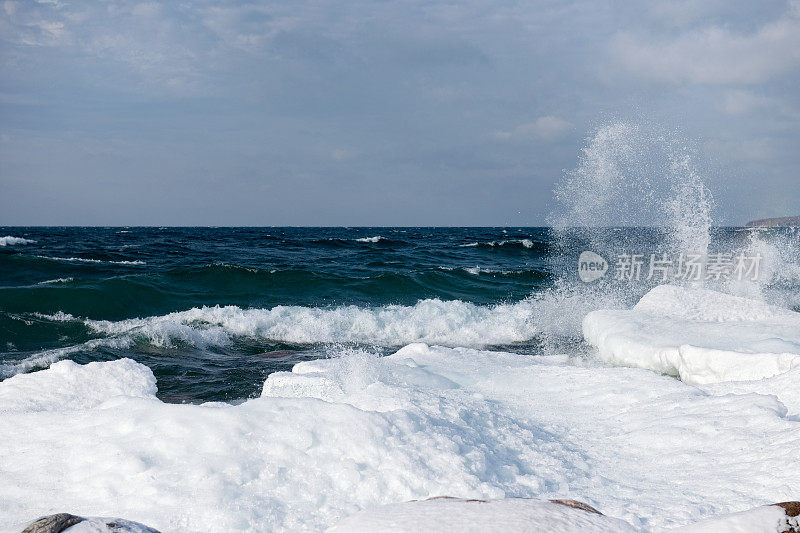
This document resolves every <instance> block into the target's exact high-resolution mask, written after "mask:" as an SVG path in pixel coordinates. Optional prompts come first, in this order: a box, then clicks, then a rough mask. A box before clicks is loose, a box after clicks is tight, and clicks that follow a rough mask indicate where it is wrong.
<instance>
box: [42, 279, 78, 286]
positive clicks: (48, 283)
mask: <svg viewBox="0 0 800 533" xmlns="http://www.w3.org/2000/svg"><path fill="white" fill-rule="evenodd" d="M72 280H73V278H56V279H48V280H45V281H40V282H39V283H37V285H51V284H53V283H69V282H70V281H72Z"/></svg>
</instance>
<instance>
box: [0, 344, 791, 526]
mask: <svg viewBox="0 0 800 533" xmlns="http://www.w3.org/2000/svg"><path fill="white" fill-rule="evenodd" d="M22 378H25V379H22ZM62 381H63V382H64V383H66V384H64V383H61V382H62ZM154 393H155V388H154V386H153V381H152V375H151V374H150V372H149V370H148V369H147V368H145V367H143V366H141V365H137V364H136V363H133V362H131V361H126V360H123V361H114V362H106V363H91V364H89V365H84V366H81V365H76V364H74V363H69V362H66V361H65V362H63V363H59V364H56V365H53V367H51V368H50V369H48V370H43V371H39V372H34V373H31V374H28V375H25V376H17V377H15V378H11V379H8V380H6V381H3V382H0V398H2V406H3V408H4V410H3V412H2V427H3V439H2V444H0V516H3V517H4V519H5V520H7V522H8V523H16V522H19V523H24V522H27V521H31V520H33V519H35V518H37V517H39V516H42V515H45V514H50V513H53V512H59V511H64V510H68V511H69V512H71V513H75V514H78V515H81V516H124V517H126V518H127V519H130V520H135V521H137V522H141V523H144V524H148V525H150V526H152V527H155V528H156V529H159V530H161V531H177V532H182V531H231V532H234V531H253V532H255V531H294V530H308V529H311V530H324V529H325V528H328V527H331V526H333V525H335V524H337V523H338V522H339V521H341V520H342V519H344V518H346V517H347V516H350V515H354V514H355V513H358V512H360V511H363V510H367V509H374V508H376V507H377V506H380V505H387V504H395V503H400V502H407V501H410V500H421V499H425V498H430V497H433V496H440V495H451V496H456V497H461V498H467V499H470V498H480V499H500V498H520V497H521V498H538V499H552V498H572V499H577V500H581V501H585V502H587V503H588V504H589V505H591V506H594V507H596V508H598V509H600V510H601V511H603V512H604V513H605V514H606V516H609V517H616V518H619V519H621V520H624V521H626V522H628V523H630V524H631V525H632V526H634V527H637V528H645V529H650V528H653V527H656V526H665V527H666V526H678V525H684V524H688V523H691V522H693V521H696V520H699V519H702V518H706V517H708V516H712V515H715V514H719V513H727V512H734V511H739V510H742V509H748V508H751V507H753V506H754V505H759V504H767V503H772V502H776V501H783V500H788V499H791V498H792V497H793V496H795V495H796V494H798V493H800V479H798V478H797V476H794V475H792V473H793V472H795V471H797V470H798V469H800V458H798V456H797V449H798V448H800V424H798V422H797V421H796V419H792V418H787V417H786V412H787V411H786V408H785V407H784V405H783V404H781V403H780V402H779V401H778V400H777V398H775V397H774V396H771V395H761V394H755V393H747V394H735V393H733V394H724V395H713V394H708V393H706V392H704V391H702V390H700V389H698V388H695V387H692V386H688V385H686V384H684V383H681V382H680V381H677V380H674V379H671V378H668V377H664V376H660V375H658V374H655V373H652V372H649V371H646V370H641V369H635V368H618V367H602V366H587V367H583V366H567V360H566V359H565V358H564V357H557V356H554V357H533V356H524V355H518V354H512V353H498V352H488V351H478V350H474V349H466V348H459V349H450V348H437V347H429V346H427V345H424V344H413V345H409V346H407V347H405V348H403V349H401V350H399V351H398V352H397V353H396V354H394V355H391V356H389V357H383V358H381V357H376V356H373V355H371V354H369V353H364V352H349V353H345V354H343V355H342V357H339V358H334V359H327V360H319V361H313V362H308V363H301V364H298V365H297V366H295V368H294V370H293V371H292V372H284V373H277V374H272V375H270V376H269V378H268V379H267V380H266V382H265V384H264V392H263V395H262V397H260V398H255V399H252V400H249V401H247V402H245V403H243V404H240V405H229V404H221V403H209V404H204V405H188V404H187V405H175V404H164V403H162V402H160V401H158V400H157V399H156V398H155V396H154ZM84 397H87V399H85V400H84V399H82V398H84ZM675 487H680V490H676V489H675ZM534 511H535V510H531V512H534ZM535 512H538V511H535Z"/></svg>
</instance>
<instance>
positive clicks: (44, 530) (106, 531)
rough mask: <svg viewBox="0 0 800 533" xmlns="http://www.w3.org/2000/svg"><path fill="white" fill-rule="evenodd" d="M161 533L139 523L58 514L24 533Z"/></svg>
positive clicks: (49, 516) (34, 524)
mask: <svg viewBox="0 0 800 533" xmlns="http://www.w3.org/2000/svg"><path fill="white" fill-rule="evenodd" d="M62 532H63V533H159V531H158V530H156V529H153V528H152V527H148V526H146V525H144V524H140V523H139V522H132V521H130V520H124V519H122V518H99V517H89V518H84V517H82V516H75V515H72V514H69V513H58V514H51V515H48V516H43V517H42V518H39V519H38V520H36V521H35V522H32V523H31V524H28V526H27V527H25V529H23V530H22V533H62Z"/></svg>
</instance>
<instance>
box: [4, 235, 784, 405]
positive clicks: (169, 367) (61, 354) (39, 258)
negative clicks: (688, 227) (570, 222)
mask: <svg viewBox="0 0 800 533" xmlns="http://www.w3.org/2000/svg"><path fill="white" fill-rule="evenodd" d="M772 231H773V233H777V234H778V235H781V236H784V238H787V237H786V235H788V238H791V236H792V235H793V234H792V230H772ZM714 232H715V237H714V239H713V240H714V242H715V243H722V244H721V245H720V246H722V248H725V249H728V248H730V247H731V246H734V247H735V246H740V247H741V246H742V245H743V244H744V243H745V241H746V239H747V237H746V236H747V235H749V233H748V232H747V231H746V230H744V229H741V228H722V229H716V230H714ZM0 235H8V236H9V237H14V238H16V239H22V241H19V242H17V243H16V244H9V245H6V246H2V247H0V350H1V351H0V373H1V374H0V375H2V377H9V376H11V375H13V374H15V373H17V372H20V371H35V370H40V369H42V368H46V367H47V366H48V365H49V364H50V363H52V362H54V361H57V360H59V359H61V358H69V359H72V360H74V361H76V362H78V363H81V364H83V363H88V362H91V361H111V360H114V359H119V358H122V357H130V358H131V359H133V360H135V361H138V362H140V363H142V364H144V365H147V366H148V367H150V368H151V369H152V370H153V372H154V373H155V376H156V378H157V379H158V386H159V397H160V398H162V399H163V400H165V401H171V402H200V401H209V400H219V401H236V400H243V399H246V398H250V397H253V396H256V395H258V394H259V393H260V390H261V386H262V385H263V382H264V380H265V379H266V377H267V375H268V374H270V373H271V372H275V371H281V370H290V369H291V367H292V366H293V365H294V364H295V363H297V362H300V361H305V360H311V359H318V358H325V357H331V356H335V355H336V354H337V353H338V352H339V351H341V350H342V349H343V348H345V347H349V348H362V349H367V350H371V351H374V352H375V353H381V354H388V353H391V352H392V351H396V350H397V349H398V348H401V347H402V346H404V345H406V344H409V343H412V342H428V343H433V344H440V345H444V346H451V347H457V346H462V347H470V348H491V349H497V350H508V351H513V352H516V353H521V354H530V355H536V354H541V353H553V352H559V351H562V352H570V353H574V354H575V355H581V354H584V353H585V352H586V346H584V345H583V344H584V343H583V337H582V332H581V329H580V318H582V316H579V317H576V316H575V315H576V314H581V313H583V314H585V313H588V312H589V311H591V310H592V308H591V307H584V308H583V309H573V308H572V306H573V305H575V302H574V300H573V299H569V298H566V297H565V296H564V297H562V299H560V300H557V299H556V298H555V297H554V296H555V293H556V291H557V290H559V289H560V287H561V286H562V285H563V282H564V281H567V282H571V283H572V285H573V288H572V291H571V292H572V293H573V294H574V293H576V292H578V291H583V292H584V293H586V295H591V296H594V293H596V292H597V291H596V290H592V291H590V290H589V289H590V288H591V289H595V287H593V286H592V287H590V286H586V287H582V286H580V284H579V283H577V275H578V269H577V265H578V257H579V254H580V253H581V251H582V250H583V249H584V248H586V247H588V246H590V245H591V244H592V243H590V242H587V240H586V239H585V238H582V237H583V236H582V235H580V234H578V235H566V236H565V234H563V233H556V232H554V231H553V230H552V229H549V228H144V227H140V228H132V227H131V228H0ZM659 237H660V232H658V231H656V230H652V229H649V230H648V229H631V228H627V229H626V228H617V229H616V230H614V229H612V230H609V231H608V232H607V233H606V235H605V240H606V242H604V243H603V245H602V248H603V250H600V251H603V252H605V251H606V250H609V248H612V247H613V251H612V252H610V253H607V254H606V255H608V256H609V257H611V256H614V255H615V254H616V253H617V252H622V251H624V250H626V249H629V250H633V251H636V252H637V253H640V254H642V255H643V256H647V257H648V258H649V254H650V253H655V252H657V251H659V249H658V248H657V246H658V243H659V242H661V241H660V240H659ZM565 243H566V244H565ZM593 244H595V248H596V249H597V243H596V242H595V243H593ZM636 246H638V248H637V247H636ZM726 247H727V248H726ZM645 266H646V265H645ZM609 277H610V275H609ZM644 277H645V276H642V279H640V280H638V281H637V282H636V284H634V283H632V282H630V281H628V282H623V281H619V282H617V283H614V280H603V281H606V284H605V291H606V292H607V294H606V295H605V296H607V297H609V298H610V297H611V296H613V297H614V300H615V302H614V305H615V306H620V305H625V304H628V305H632V304H634V303H636V301H638V298H639V297H641V296H642V295H643V294H644V293H645V292H647V290H649V289H650V288H652V286H653V285H654V284H655V283H657V282H658V281H659V278H658V277H656V279H655V281H652V280H651V281H650V282H648V281H647V280H645V279H644ZM783 289H784V291H785V293H786V294H792V292H793V291H795V292H796V291H797V286H791V285H790V286H784V287H783ZM562 293H563V291H562ZM609 298H601V299H598V300H597V302H596V303H594V304H593V303H590V302H585V304H586V305H589V306H591V305H594V306H598V305H608V304H609ZM792 305H796V302H793V303H792ZM559 306H562V307H563V308H561V309H560V308H559ZM795 309H796V307H795ZM570 321H571V322H570Z"/></svg>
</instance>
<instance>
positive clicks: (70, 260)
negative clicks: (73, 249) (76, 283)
mask: <svg viewBox="0 0 800 533" xmlns="http://www.w3.org/2000/svg"><path fill="white" fill-rule="evenodd" d="M36 257H38V258H39V259H49V260H51V261H64V262H67V263H96V264H100V263H105V264H109V265H144V264H146V263H145V262H144V261H102V260H100V259H89V258H86V257H53V256H50V255H37V256H36Z"/></svg>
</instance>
